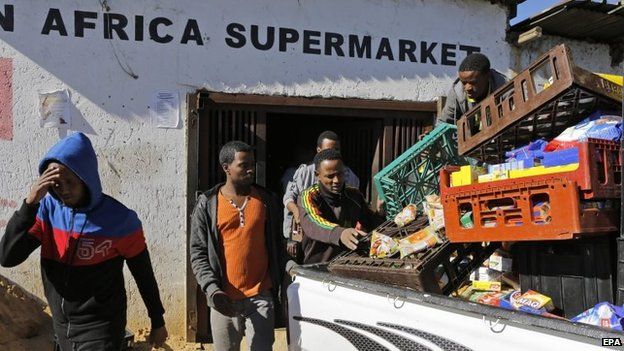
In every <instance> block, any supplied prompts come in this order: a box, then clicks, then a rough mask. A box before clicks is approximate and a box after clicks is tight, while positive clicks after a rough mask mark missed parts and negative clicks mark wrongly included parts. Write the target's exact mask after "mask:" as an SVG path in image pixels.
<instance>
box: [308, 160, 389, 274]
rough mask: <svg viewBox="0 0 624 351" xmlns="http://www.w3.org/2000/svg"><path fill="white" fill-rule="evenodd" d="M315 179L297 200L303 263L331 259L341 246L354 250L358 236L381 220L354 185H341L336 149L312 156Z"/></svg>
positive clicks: (340, 172)
mask: <svg viewBox="0 0 624 351" xmlns="http://www.w3.org/2000/svg"><path fill="white" fill-rule="evenodd" d="M314 165H315V169H316V171H315V173H316V178H317V183H316V184H315V185H313V186H312V187H310V188H307V189H306V190H304V191H303V193H302V194H301V196H300V197H299V200H298V206H299V212H300V213H301V217H300V219H301V227H302V228H303V233H304V234H303V240H302V248H303V263H304V264H308V263H322V262H327V261H329V260H331V259H332V258H334V257H336V255H338V254H339V253H341V252H343V251H344V250H345V249H349V250H354V249H356V248H357V245H358V238H359V237H362V236H365V235H366V233H365V232H363V231H362V230H359V229H356V227H358V228H360V229H363V230H366V231H370V230H372V229H374V228H375V227H376V226H377V225H378V224H381V222H383V217H382V216H381V215H378V214H376V213H375V212H373V211H372V210H371V209H370V208H369V206H368V203H366V200H365V199H364V196H363V195H362V193H360V191H359V190H358V189H356V188H352V187H349V186H346V185H345V181H344V165H343V163H342V156H341V155H340V152H339V151H337V150H334V149H327V150H323V151H321V152H319V153H318V154H316V156H315V157H314Z"/></svg>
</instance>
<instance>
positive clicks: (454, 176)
mask: <svg viewBox="0 0 624 351" xmlns="http://www.w3.org/2000/svg"><path fill="white" fill-rule="evenodd" d="M485 173H486V170H485V168H482V167H478V166H461V167H460V169H459V171H457V172H453V173H451V186H461V185H470V184H475V183H477V181H478V179H479V176H480V175H482V174H485Z"/></svg>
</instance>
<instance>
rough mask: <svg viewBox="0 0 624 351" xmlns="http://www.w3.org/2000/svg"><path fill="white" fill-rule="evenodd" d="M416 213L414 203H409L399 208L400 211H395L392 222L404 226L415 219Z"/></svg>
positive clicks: (416, 209)
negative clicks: (401, 208)
mask: <svg viewBox="0 0 624 351" xmlns="http://www.w3.org/2000/svg"><path fill="white" fill-rule="evenodd" d="M417 214H418V208H416V205H414V204H409V205H407V206H405V208H403V210H401V212H399V213H397V215H396V216H395V217H394V223H396V225H398V226H399V227H404V226H406V225H408V224H410V223H411V222H413V221H414V220H415V219H416V215H417Z"/></svg>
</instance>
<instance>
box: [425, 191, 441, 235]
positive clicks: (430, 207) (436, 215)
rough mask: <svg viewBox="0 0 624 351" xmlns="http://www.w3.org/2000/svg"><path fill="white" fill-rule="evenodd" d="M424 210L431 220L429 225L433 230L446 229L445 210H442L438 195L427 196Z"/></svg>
mask: <svg viewBox="0 0 624 351" xmlns="http://www.w3.org/2000/svg"><path fill="white" fill-rule="evenodd" d="M422 204H423V209H424V210H425V213H426V214H427V218H428V219H429V225H430V226H431V227H432V228H433V230H436V231H437V230H440V229H442V228H444V210H443V208H442V202H441V201H440V196H438V195H435V194H434V195H427V196H425V201H423V203H422Z"/></svg>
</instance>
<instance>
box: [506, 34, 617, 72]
mask: <svg viewBox="0 0 624 351" xmlns="http://www.w3.org/2000/svg"><path fill="white" fill-rule="evenodd" d="M561 43H564V44H566V45H567V46H568V47H569V48H570V51H571V53H572V59H573V61H574V64H576V65H577V66H579V67H581V68H584V69H586V70H589V71H592V72H600V73H610V74H622V69H623V67H624V66H623V65H622V63H620V64H619V65H618V66H615V67H613V66H611V56H609V46H608V45H606V44H599V43H589V42H586V41H580V40H573V39H567V38H562V37H557V36H551V35H544V36H543V37H541V38H538V39H536V40H534V41H531V42H528V43H526V44H524V45H522V46H520V47H519V48H518V47H513V48H512V49H511V67H512V69H513V71H515V72H520V71H522V70H523V69H525V68H526V67H527V66H528V65H529V64H531V63H532V62H533V61H535V60H536V59H537V58H538V57H540V56H541V55H543V54H544V53H546V52H547V51H548V50H550V49H552V48H553V47H554V46H556V45H559V44H561Z"/></svg>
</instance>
